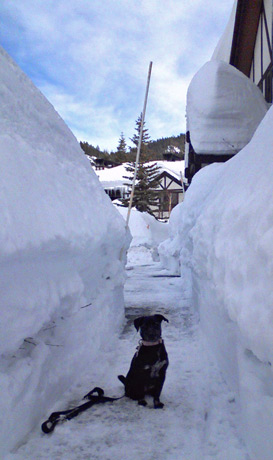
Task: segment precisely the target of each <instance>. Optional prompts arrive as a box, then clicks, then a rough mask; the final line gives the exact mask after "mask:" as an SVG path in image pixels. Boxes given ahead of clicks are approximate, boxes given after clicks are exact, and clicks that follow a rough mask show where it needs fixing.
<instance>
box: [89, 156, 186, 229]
mask: <svg viewBox="0 0 273 460" xmlns="http://www.w3.org/2000/svg"><path fill="white" fill-rule="evenodd" d="M151 163H152V164H153V163H156V164H157V166H159V168H160V190H159V200H158V205H157V207H155V209H154V210H153V212H154V215H155V217H156V218H157V219H160V220H168V219H169V217H170V213H171V211H172V209H173V208H174V207H175V206H176V205H177V204H178V203H181V202H182V201H183V197H184V193H183V179H182V172H183V170H184V161H156V162H151ZM125 166H126V164H122V165H120V166H116V167H113V168H105V169H99V170H95V172H96V174H97V176H98V177H99V180H100V182H101V184H102V186H103V188H104V190H105V192H106V193H107V194H108V195H109V197H110V198H111V200H112V201H113V200H119V199H121V198H126V197H128V196H129V187H128V186H127V185H125V182H128V181H126V179H125V178H124V176H127V175H128V173H127V171H126V169H125Z"/></svg>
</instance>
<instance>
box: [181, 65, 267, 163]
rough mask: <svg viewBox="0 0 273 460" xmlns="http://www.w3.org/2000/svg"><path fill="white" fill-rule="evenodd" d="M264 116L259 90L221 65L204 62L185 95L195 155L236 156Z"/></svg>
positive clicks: (188, 125) (242, 76)
mask: <svg viewBox="0 0 273 460" xmlns="http://www.w3.org/2000/svg"><path fill="white" fill-rule="evenodd" d="M266 112H267V103H266V102H265V100H264V97H263V95H262V93H261V91H260V90H259V89H258V87H257V86H256V85H255V84H254V83H253V82H251V81H250V80H249V78H247V77H246V76H245V75H244V74H243V73H242V72H240V71H239V70H237V69H235V67H233V66H231V65H229V64H226V63H225V62H223V61H216V60H213V61H210V62H207V63H206V64H205V65H204V66H203V67H202V68H201V69H200V70H199V71H198V72H197V73H196V74H195V76H194V77H193V79H192V81H191V83H190V86H189V88H188V93H187V128H188V130H189V131H190V136H191V143H192V146H193V148H194V150H195V152H196V153H203V154H211V153H214V154H217V155H225V154H231V153H237V152H238V151H239V150H241V149H242V148H243V147H244V146H245V145H246V144H247V143H248V142H249V141H250V139H251V138H252V136H253V134H254V132H255V130H256V128H257V126H258V125H259V123H260V122H261V120H262V119H263V117H264V116H265V114H266Z"/></svg>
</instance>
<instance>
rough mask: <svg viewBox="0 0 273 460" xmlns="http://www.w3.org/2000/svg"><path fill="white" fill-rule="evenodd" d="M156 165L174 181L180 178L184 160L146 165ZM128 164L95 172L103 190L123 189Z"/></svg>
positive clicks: (152, 162) (151, 162)
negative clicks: (173, 178)
mask: <svg viewBox="0 0 273 460" xmlns="http://www.w3.org/2000/svg"><path fill="white" fill-rule="evenodd" d="M154 163H156V164H157V165H158V166H159V168H160V169H161V171H162V172H164V171H166V172H167V173H169V174H170V175H171V176H173V177H175V178H176V179H179V180H180V178H181V174H183V172H184V160H181V161H150V162H148V163H146V164H147V165H148V164H154ZM127 164H128V163H123V164H122V165H120V166H115V167H114V168H105V169H99V170H95V173H96V174H97V176H98V178H99V180H100V182H101V183H102V185H103V187H104V188H120V187H124V182H126V179H124V176H128V172H127V171H126V169H125V168H126V165H127Z"/></svg>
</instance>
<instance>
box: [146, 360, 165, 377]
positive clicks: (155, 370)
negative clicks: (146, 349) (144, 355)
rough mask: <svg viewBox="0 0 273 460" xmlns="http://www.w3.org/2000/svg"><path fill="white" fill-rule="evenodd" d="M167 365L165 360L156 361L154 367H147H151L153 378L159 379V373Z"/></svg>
mask: <svg viewBox="0 0 273 460" xmlns="http://www.w3.org/2000/svg"><path fill="white" fill-rule="evenodd" d="M166 364H167V361H166V360H164V361H156V363H155V364H153V365H152V366H147V367H148V368H149V367H150V369H151V377H152V378H156V377H159V371H160V370H161V369H162V367H163V366H165V365H166Z"/></svg>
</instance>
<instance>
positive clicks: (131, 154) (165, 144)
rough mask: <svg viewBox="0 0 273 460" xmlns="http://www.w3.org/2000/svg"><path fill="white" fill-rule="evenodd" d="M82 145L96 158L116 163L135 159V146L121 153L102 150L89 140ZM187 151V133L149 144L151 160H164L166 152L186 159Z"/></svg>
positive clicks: (86, 151) (86, 152) (88, 153)
mask: <svg viewBox="0 0 273 460" xmlns="http://www.w3.org/2000/svg"><path fill="white" fill-rule="evenodd" d="M80 146H81V148H82V150H83V151H84V153H85V154H86V155H90V156H94V157H96V158H103V159H106V160H111V161H113V162H116V163H124V162H126V161H133V160H134V159H135V151H134V148H128V149H127V151H126V152H124V153H120V152H118V151H114V152H110V153H109V152H108V151H106V150H104V151H102V150H100V147H99V146H97V147H94V146H93V145H92V144H89V143H88V142H80ZM184 151H185V134H182V133H181V134H179V135H178V136H171V137H162V138H161V139H157V140H155V141H151V142H149V144H148V152H149V160H163V158H164V154H165V153H166V152H169V153H175V154H176V155H178V156H179V159H181V160H183V159H184Z"/></svg>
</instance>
